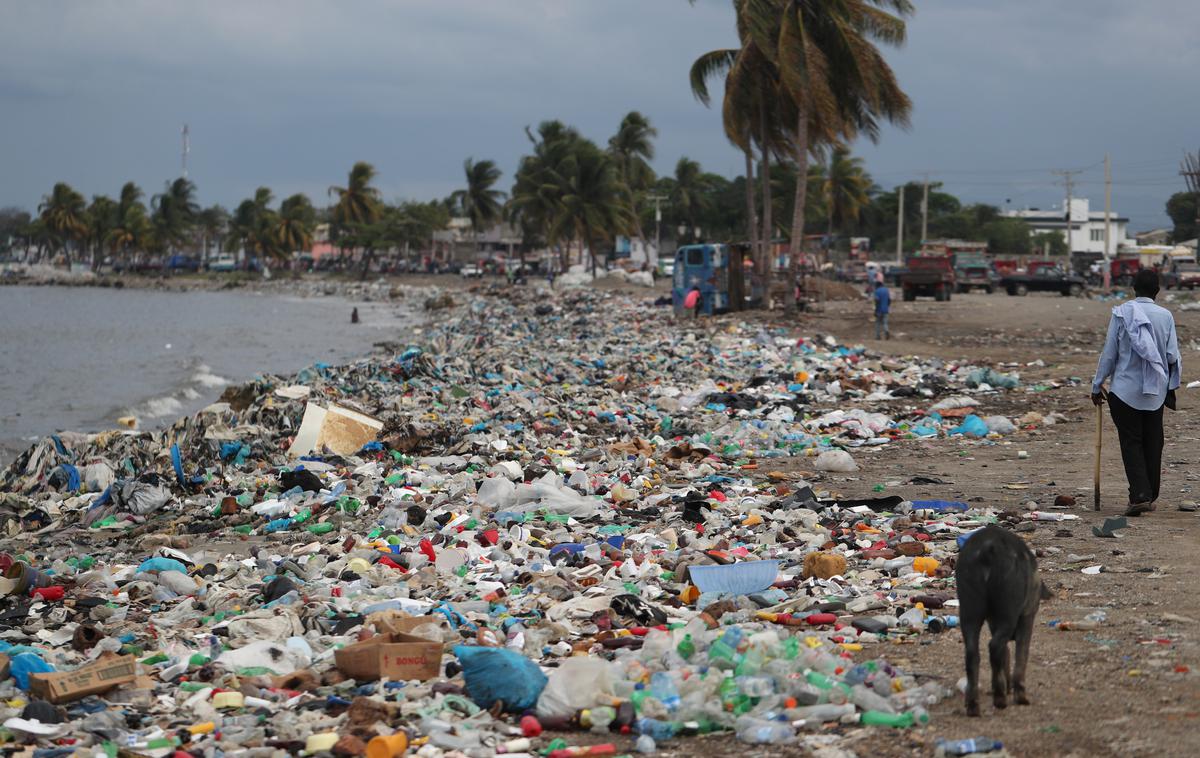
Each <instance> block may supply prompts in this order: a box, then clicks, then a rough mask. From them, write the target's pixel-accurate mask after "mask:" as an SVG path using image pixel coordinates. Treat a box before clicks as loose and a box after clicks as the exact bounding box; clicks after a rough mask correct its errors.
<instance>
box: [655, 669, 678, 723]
mask: <svg viewBox="0 0 1200 758" xmlns="http://www.w3.org/2000/svg"><path fill="white" fill-rule="evenodd" d="M650 694H651V695H652V696H653V697H654V699H655V700H657V701H659V702H660V703H662V704H663V705H664V706H666V708H667V711H668V712H672V713H673V712H675V711H676V710H677V709H678V708H679V702H680V700H679V690H678V689H677V688H676V687H675V681H674V680H673V679H672V678H671V675H670V674H668V673H666V672H663V671H659V672H658V673H656V674H654V675H652V676H651V677H650Z"/></svg>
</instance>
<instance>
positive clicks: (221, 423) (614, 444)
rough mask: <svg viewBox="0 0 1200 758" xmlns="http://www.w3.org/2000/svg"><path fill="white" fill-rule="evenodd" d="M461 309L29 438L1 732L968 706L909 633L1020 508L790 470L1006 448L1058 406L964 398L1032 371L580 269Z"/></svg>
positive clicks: (408, 746) (706, 722)
mask: <svg viewBox="0 0 1200 758" xmlns="http://www.w3.org/2000/svg"><path fill="white" fill-rule="evenodd" d="M438 316H439V319H438V321H437V322H436V323H435V324H432V325H431V326H429V327H428V328H427V329H425V330H424V331H423V333H422V334H421V337H420V339H414V340H413V341H412V342H413V344H411V345H405V346H403V347H401V348H399V349H395V350H389V351H387V352H386V353H383V352H381V353H379V354H376V355H374V356H372V357H370V358H367V359H364V360H361V361H359V362H357V363H353V364H350V365H347V366H341V367H333V366H325V365H316V366H313V367H312V368H310V369H307V370H305V371H302V372H300V374H298V375H296V376H294V377H288V378H279V377H271V376H263V377H260V378H258V379H257V380H256V381H254V382H252V383H249V384H247V385H243V386H241V387H235V388H231V389H230V390H228V391H227V392H226V394H225V395H224V396H223V397H222V399H221V401H220V402H217V403H215V404H213V405H212V406H210V407H208V408H206V409H204V410H202V411H201V412H199V413H197V414H196V415H195V416H193V417H190V418H186V419H182V420H180V421H178V422H177V423H175V424H174V425H173V426H171V427H169V428H167V429H164V430H161V431H156V432H135V431H125V430H121V431H109V432H103V433H99V434H86V435H85V434H74V433H63V434H59V435H55V436H53V437H49V438H46V439H45V440H43V441H41V442H39V443H38V444H36V445H34V446H33V447H32V448H31V449H30V450H29V451H27V452H26V453H25V454H23V455H22V456H21V457H20V458H19V459H18V460H17V461H15V462H14V463H13V464H12V465H11V466H10V467H9V468H8V470H7V471H6V472H5V473H4V474H3V479H2V483H0V484H2V490H3V493H4V494H3V495H0V497H2V501H0V504H2V505H3V509H2V510H0V517H2V518H3V525H4V527H5V535H6V536H5V537H4V540H3V543H2V545H0V547H2V548H3V549H4V550H5V551H6V552H4V553H3V554H0V567H2V568H3V569H4V575H5V579H4V580H3V587H0V591H3V592H4V593H5V598H4V600H3V602H2V604H0V614H2V615H3V618H4V621H5V627H6V629H7V630H8V631H7V632H5V634H4V635H3V641H2V642H0V652H3V654H4V655H3V659H2V660H0V664H2V665H3V666H4V671H3V672H2V673H3V675H4V676H5V677H6V679H5V680H4V681H3V683H2V684H0V698H2V699H3V701H4V702H3V704H2V705H0V710H2V711H3V713H0V717H3V718H6V719H7V720H6V721H4V729H5V730H7V732H6V737H11V738H12V739H14V740H19V741H29V742H34V743H37V744H39V745H40V746H42V747H43V748H47V749H52V750H53V751H55V752H43V753H39V754H40V755H52V754H53V755H60V754H61V755H66V754H69V753H70V752H72V751H74V752H75V753H76V754H79V755H102V754H103V755H110V756H111V755H116V754H117V753H118V752H119V751H124V754H129V755H133V754H137V755H149V756H168V755H182V754H191V755H205V756H215V755H221V754H229V755H252V756H260V755H261V756H267V755H285V754H299V753H301V752H302V751H306V752H307V753H308V754H311V755H324V754H335V755H363V754H365V755H371V756H395V755H402V754H405V753H406V752H407V753H409V754H418V755H423V756H437V755H443V754H448V753H453V752H456V751H457V753H465V754H467V755H472V756H475V755H490V754H494V753H496V752H504V751H506V752H508V753H511V754H523V753H530V754H532V753H534V752H538V753H542V754H548V755H550V756H552V758H559V757H560V756H569V755H605V754H610V753H614V752H617V751H622V752H624V751H628V750H630V749H637V750H640V751H643V752H653V751H655V750H656V749H659V748H660V747H663V745H664V743H667V745H668V746H669V745H670V744H671V743H673V742H675V741H677V740H683V739H686V738H688V737H689V736H693V735H700V734H711V733H726V734H729V735H734V736H736V738H737V739H740V740H742V741H745V742H749V743H793V742H801V743H807V742H808V741H809V740H819V741H820V744H822V745H829V744H831V741H832V743H836V738H837V735H843V734H845V733H847V732H848V731H850V730H855V729H860V728H866V727H891V728H908V727H919V726H920V725H922V724H924V723H926V721H927V720H928V714H927V713H926V708H927V707H928V706H930V705H931V704H933V703H936V702H937V701H938V700H940V699H941V698H943V697H946V696H947V695H948V694H949V692H950V688H949V686H948V685H949V684H950V678H949V677H947V678H945V679H938V678H931V677H929V676H928V675H917V674H914V673H912V672H907V673H906V672H904V671H901V670H898V669H897V668H896V667H894V666H892V665H890V664H889V663H888V662H887V660H886V653H887V651H888V650H889V649H891V645H888V644H884V643H887V642H889V641H894V640H897V639H905V638H910V637H914V636H917V635H925V634H936V633H937V632H940V631H942V630H944V629H946V628H947V627H952V626H954V625H955V623H956V621H957V620H956V618H955V617H954V615H953V612H954V607H955V605H956V601H955V600H954V591H953V586H952V584H948V582H949V581H950V580H949V576H950V571H949V567H948V559H950V558H951V557H952V555H953V553H954V552H955V551H956V550H957V541H959V540H962V539H965V538H966V536H967V535H969V533H970V532H971V531H972V530H974V529H976V528H978V527H980V526H982V525H984V524H986V523H990V522H994V521H995V520H997V518H998V517H997V515H996V514H994V513H993V512H991V511H989V510H986V509H978V508H971V507H969V506H968V505H967V504H965V503H956V502H945V501H917V502H907V501H904V500H902V499H901V498H899V497H874V498H867V499H855V500H851V499H847V498H845V497H842V496H840V495H839V494H838V493H836V492H835V491H833V490H832V488H831V487H832V482H831V481H830V480H829V479H828V477H829V476H830V474H828V473H824V474H821V473H818V474H814V475H809V476H808V477H807V479H808V480H807V481H805V479H804V478H802V477H801V476H799V475H798V474H796V473H788V471H787V470H783V469H788V465H787V464H788V462H787V461H786V460H783V459H786V458H790V457H796V456H801V457H805V458H807V457H811V460H804V461H802V466H803V467H804V468H808V469H815V470H817V471H819V472H820V471H824V472H845V471H853V470H854V469H855V468H856V463H855V461H854V451H856V450H857V449H861V448H863V447H865V446H882V445H888V444H907V442H906V440H910V439H915V438H921V437H938V436H944V435H951V434H953V435H964V436H966V437H968V438H971V439H978V440H980V443H979V444H987V439H988V438H991V439H994V438H995V437H996V436H998V435H1001V434H1008V433H1012V432H1013V431H1014V430H1015V429H1016V427H1017V426H1018V425H1022V426H1024V425H1027V424H1029V423H1031V419H1024V420H1021V419H1018V420H1017V421H1018V424H1014V423H1013V421H1012V420H1010V419H1007V418H1004V417H998V416H997V417H989V418H984V417H981V416H978V415H975V414H974V413H972V412H971V411H972V410H973V409H974V408H975V407H976V406H978V405H980V401H979V400H977V399H975V398H974V397H968V396H966V395H965V393H966V392H967V391H968V390H969V391H970V392H971V393H972V394H983V395H986V394H989V393H993V392H998V391H1005V392H1009V391H1020V389H1019V377H1017V376H1015V375H1012V374H1001V373H998V372H995V371H993V370H992V369H990V368H986V367H978V366H968V365H956V364H950V363H943V362H941V361H936V360H930V361H918V360H910V359H906V360H901V359H895V358H889V357H884V356H878V355H874V354H871V353H869V352H867V351H865V350H864V349H862V348H856V347H848V346H843V345H839V344H838V343H837V342H836V340H834V339H833V338H824V337H822V338H813V337H803V338H799V339H798V338H796V337H795V336H793V335H791V334H789V333H788V332H786V331H784V330H782V329H779V328H774V327H770V326H767V325H764V324H763V323H758V322H754V321H739V320H737V319H735V318H732V317H730V318H721V319H715V320H712V321H702V322H700V323H690V322H689V323H687V324H677V323H674V322H672V321H671V320H670V319H669V317H667V316H666V315H665V314H664V313H663V312H662V311H661V310H655V309H653V308H651V307H648V306H647V305H646V304H644V303H643V302H641V301H638V300H634V299H630V298H628V297H625V296H621V295H615V294H601V293H594V292H588V291H573V292H570V293H566V294H562V295H551V294H549V293H546V292H539V293H530V294H528V295H520V294H519V295H510V296H508V297H504V298H501V297H494V296H483V297H479V298H477V299H475V300H473V301H472V302H471V303H470V304H469V305H467V306H464V307H458V308H455V309H447V310H442V311H439V314H438ZM870 409H874V410H870ZM880 409H882V410H880ZM790 470H791V471H793V472H794V471H795V470H796V465H794V464H793V465H791V467H790ZM823 483H824V484H823ZM812 744H814V745H815V744H816V743H812ZM57 751H61V752H57Z"/></svg>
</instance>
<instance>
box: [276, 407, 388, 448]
mask: <svg viewBox="0 0 1200 758" xmlns="http://www.w3.org/2000/svg"><path fill="white" fill-rule="evenodd" d="M382 429H383V422H382V421H380V420H378V419H374V418H371V417H370V416H367V415H364V414H362V413H357V412H355V411H352V410H350V409H349V408H342V407H340V406H337V405H330V406H329V407H328V408H322V407H321V406H319V405H315V404H313V403H309V404H308V405H306V406H305V407H304V418H303V419H301V421H300V429H299V431H297V432H296V438H295V439H294V440H292V446H291V447H290V448H288V455H290V456H292V457H293V458H295V457H299V456H301V455H308V454H309V453H312V452H320V451H321V450H325V449H328V450H330V451H331V452H333V453H336V454H337V455H353V454H354V453H357V452H358V451H359V450H361V449H362V446H363V445H365V444H367V443H368V442H373V441H374V440H375V438H376V437H378V436H379V432H380V430H382Z"/></svg>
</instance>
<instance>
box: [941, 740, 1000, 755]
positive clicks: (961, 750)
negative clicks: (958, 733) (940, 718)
mask: <svg viewBox="0 0 1200 758" xmlns="http://www.w3.org/2000/svg"><path fill="white" fill-rule="evenodd" d="M1003 749H1004V743H1003V742H1001V741H1000V740H994V739H992V738H991V737H972V738H971V739H966V740H938V741H937V749H936V751H935V752H934V755H935V756H937V757H938V758H944V756H949V755H971V754H972V753H990V752H992V751H993V750H1003Z"/></svg>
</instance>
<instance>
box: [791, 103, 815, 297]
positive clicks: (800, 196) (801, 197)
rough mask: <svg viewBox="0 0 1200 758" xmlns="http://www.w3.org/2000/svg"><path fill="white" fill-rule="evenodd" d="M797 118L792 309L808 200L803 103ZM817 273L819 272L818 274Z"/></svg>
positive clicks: (806, 139) (805, 109) (798, 108)
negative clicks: (805, 205) (805, 207)
mask: <svg viewBox="0 0 1200 758" xmlns="http://www.w3.org/2000/svg"><path fill="white" fill-rule="evenodd" d="M796 110H797V111H799V117H798V118H797V120H796V137H795V156H794V159H795V161H796V201H795V204H794V205H793V206H792V214H793V215H792V240H791V247H790V250H791V258H792V272H791V281H789V282H788V288H789V291H790V292H791V296H790V300H791V303H792V307H793V308H794V307H795V306H796V282H797V281H798V280H799V276H800V256H801V254H802V252H803V250H804V204H805V201H806V200H807V199H808V197H807V193H808V109H807V108H806V107H805V104H804V103H803V102H798V103H797V104H796ZM818 273H819V272H818Z"/></svg>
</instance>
